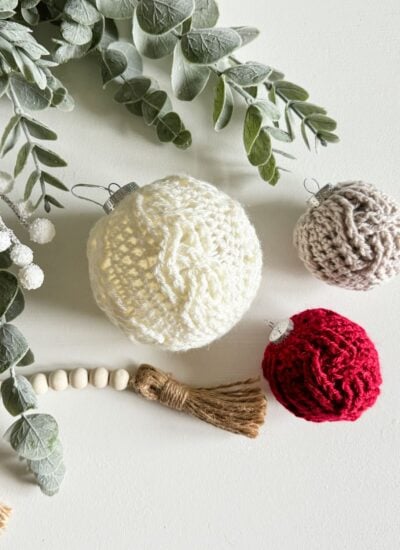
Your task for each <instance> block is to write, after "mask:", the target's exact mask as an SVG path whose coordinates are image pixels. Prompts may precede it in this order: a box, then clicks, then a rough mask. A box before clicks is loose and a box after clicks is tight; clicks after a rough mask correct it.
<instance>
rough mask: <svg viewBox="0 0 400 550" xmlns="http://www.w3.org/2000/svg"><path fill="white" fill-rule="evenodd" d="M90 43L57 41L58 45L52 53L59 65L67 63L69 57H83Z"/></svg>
mask: <svg viewBox="0 0 400 550" xmlns="http://www.w3.org/2000/svg"><path fill="white" fill-rule="evenodd" d="M89 48H90V44H82V45H81V46H78V45H76V44H70V43H69V42H59V44H58V47H57V49H56V51H55V53H54V59H55V60H56V61H57V63H58V64H59V65H62V64H63V63H67V62H68V61H70V60H71V59H79V58H80V57H83V56H84V55H85V54H86V53H87V52H88V50H89Z"/></svg>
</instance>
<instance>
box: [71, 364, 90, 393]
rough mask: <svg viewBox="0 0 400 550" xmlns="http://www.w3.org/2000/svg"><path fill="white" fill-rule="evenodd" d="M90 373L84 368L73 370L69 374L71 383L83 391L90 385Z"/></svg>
mask: <svg viewBox="0 0 400 550" xmlns="http://www.w3.org/2000/svg"><path fill="white" fill-rule="evenodd" d="M88 378H89V375H88V371H87V370H86V369H84V368H83V367H79V368H77V369H74V370H72V371H71V372H70V373H69V383H70V384H71V386H72V387H73V388H75V389H76V390H82V389H83V388H86V386H87V385H88Z"/></svg>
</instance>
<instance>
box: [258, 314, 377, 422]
mask: <svg viewBox="0 0 400 550" xmlns="http://www.w3.org/2000/svg"><path fill="white" fill-rule="evenodd" d="M290 321H291V323H288V324H287V327H288V328H287V333H286V334H283V335H282V336H281V337H280V338H276V334H275V341H272V342H270V343H269V344H268V346H267V347H266V349H265V353H264V360H263V365H262V367H263V372H264V376H265V378H266V379H267V380H268V382H269V384H270V386H271V390H272V392H273V394H274V395H275V397H276V399H277V400H278V401H279V402H280V403H281V404H282V405H283V406H284V407H286V408H287V409H288V410H289V411H291V412H292V413H293V414H295V415H296V416H299V417H301V418H304V419H305V420H310V421H312V422H325V421H328V422H329V421H330V422H331V421H337V420H350V421H353V420H357V418H359V417H360V416H361V414H362V413H363V412H364V411H365V410H366V409H368V408H369V407H371V406H372V405H373V404H374V403H375V401H376V399H377V397H378V395H379V392H380V390H379V386H380V384H381V382H382V378H381V373H380V365H379V356H378V352H377V350H376V348H375V345H374V344H373V342H372V341H371V340H370V338H369V337H368V335H367V333H366V332H365V330H364V329H363V328H362V327H361V326H360V325H358V324H357V323H354V322H353V321H350V320H349V319H347V318H346V317H343V316H342V315H339V314H338V313H335V312H334V311H330V310H328V309H308V310H306V311H303V312H301V313H298V314H296V315H293V316H292V317H291V318H290Z"/></svg>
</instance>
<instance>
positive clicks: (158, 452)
mask: <svg viewBox="0 0 400 550" xmlns="http://www.w3.org/2000/svg"><path fill="white" fill-rule="evenodd" d="M220 7H221V13H222V16H221V20H220V24H221V25H241V24H249V25H256V26H258V27H259V28H260V29H261V31H262V34H261V36H260V38H259V39H258V40H257V41H256V42H254V43H253V44H251V45H249V46H248V47H247V48H246V50H243V52H241V53H240V57H241V58H242V59H254V60H258V61H263V62H266V63H268V64H271V65H273V66H276V67H277V68H279V69H281V70H283V71H284V72H285V73H286V76H287V78H288V79H289V80H292V81H294V82H296V83H299V84H302V85H304V86H305V87H306V88H307V89H308V90H309V91H310V92H311V99H312V100H313V101H315V102H316V103H320V104H322V105H324V106H325V107H326V108H328V110H329V113H331V114H332V115H333V116H334V117H336V118H337V120H338V121H339V123H340V125H339V129H338V133H339V134H340V136H341V143H340V144H339V145H336V146H331V147H329V148H328V149H327V150H323V151H322V152H321V154H320V155H319V156H318V157H317V156H315V155H314V154H309V153H308V152H307V151H306V150H305V148H304V147H303V145H302V143H301V140H300V139H298V141H297V143H296V145H295V147H294V149H295V154H296V155H297V157H298V160H297V162H293V163H290V161H288V163H287V164H290V166H289V167H290V168H291V169H292V170H293V172H292V173H291V174H289V175H284V176H283V178H282V180H281V182H280V183H279V185H278V186H277V187H276V188H275V189H273V188H270V187H269V186H268V185H267V184H265V183H263V182H262V181H261V180H259V179H258V178H257V175H256V172H255V171H254V170H253V169H252V168H251V167H250V166H249V165H248V164H247V161H246V159H245V155H244V152H243V150H242V144H241V117H242V114H243V113H241V112H238V114H237V116H236V117H235V121H234V123H233V124H232V125H231V126H230V127H229V128H228V129H227V130H226V131H224V132H223V133H221V134H219V135H216V134H213V133H212V131H211V124H210V113H211V105H210V102H211V92H210V91H209V92H207V93H206V94H205V95H204V96H202V97H201V98H200V99H197V100H196V101H195V103H194V104H179V105H178V102H177V101H175V104H176V105H177V107H178V110H180V112H181V113H182V115H183V118H184V120H185V121H186V123H187V125H188V126H189V127H190V129H191V130H192V131H193V138H194V146H193V148H192V149H191V150H189V151H187V152H180V151H178V150H176V149H175V148H173V147H172V146H168V145H167V146H161V145H159V144H157V143H156V142H155V139H154V134H153V130H152V129H147V128H145V127H144V126H143V124H142V121H140V120H139V119H136V118H135V117H133V116H132V117H129V115H128V114H127V112H126V111H125V110H124V109H123V108H120V107H119V106H118V105H116V104H113V102H112V101H111V98H110V94H107V93H103V92H102V91H101V88H100V81H99V75H98V68H97V66H96V63H95V62H94V61H93V60H85V61H83V62H74V63H71V64H70V65H69V66H68V67H65V68H63V69H62V71H61V73H60V74H61V76H62V78H63V80H64V81H65V83H66V84H67V85H68V86H69V88H70V90H71V92H72V93H73V94H74V96H75V98H76V101H77V107H76V109H75V111H74V112H73V113H71V114H64V113H59V112H55V111H54V112H53V111H51V112H48V113H46V114H45V115H43V116H42V119H43V120H44V121H47V122H48V123H49V124H50V125H51V126H52V127H54V128H55V129H56V130H57V131H58V133H59V136H60V140H59V142H58V143H57V147H58V150H59V151H60V152H62V153H63V155H64V156H65V157H66V158H67V159H68V160H69V166H68V168H66V169H65V170H64V176H65V180H66V181H67V182H68V183H69V184H71V185H72V184H73V183H77V182H82V181H85V182H89V183H99V184H107V183H108V182H110V181H118V182H120V183H124V182H127V181H131V180H132V179H133V180H136V181H138V182H140V183H143V184H144V183H146V182H150V181H152V180H154V179H156V178H158V177H162V176H165V175H167V174H170V173H174V172H177V171H186V172H189V173H191V174H192V175H194V176H198V177H200V178H203V179H205V180H208V181H211V182H214V183H215V184H216V185H218V186H219V187H220V188H221V189H223V190H225V191H226V192H228V193H230V194H231V195H232V196H234V197H236V198H237V199H239V200H241V201H242V202H243V203H244V204H245V205H246V207H247V211H248V213H249V216H250V217H251V219H252V220H253V222H254V224H255V226H256V229H257V232H258V235H259V237H260V239H261V241H262V245H263V250H264V255H265V268H264V278H263V284H262V287H261V289H260V292H259V294H258V297H257V299H256V302H255V303H254V304H253V307H252V308H251V311H250V312H249V313H248V314H247V315H246V317H245V318H244V319H243V321H242V322H241V323H240V324H239V325H238V326H237V327H236V328H235V329H234V330H233V331H232V332H231V333H230V334H228V335H227V336H225V337H224V338H222V339H221V340H220V341H218V342H216V343H214V344H213V345H211V346H210V347H209V348H208V349H201V350H198V351H193V352H189V353H185V354H176V355H173V354H168V353H163V352H159V351H156V350H154V349H152V348H150V347H146V346H141V345H133V344H131V343H130V342H129V341H128V340H126V339H125V337H124V336H123V335H122V334H120V333H119V332H118V330H117V329H116V328H114V327H113V326H111V325H110V324H109V323H108V321H107V320H106V319H105V318H104V317H103V315H102V314H101V313H100V312H99V311H98V310H97V308H96V306H95V305H94V303H93V300H92V297H91V293H90V289H89V285H88V278H87V270H86V259H85V240H86V236H87V233H88V230H89V228H90V227H91V226H92V224H93V223H94V221H95V220H96V219H97V218H98V217H99V216H100V215H101V211H100V210H97V209H96V208H95V207H93V208H92V207H91V205H89V204H88V203H83V202H79V201H77V200H74V199H73V198H72V197H71V198H70V199H69V200H68V209H66V210H65V211H63V212H57V213H56V215H55V216H54V219H55V222H56V223H57V228H58V236H57V239H56V240H55V241H54V242H53V243H52V244H51V245H49V246H47V247H43V248H42V249H41V250H40V251H39V252H38V255H39V260H40V264H41V265H42V266H43V267H44V268H45V270H46V277H47V279H46V285H45V286H44V287H43V289H41V290H40V291H37V292H35V293H31V294H29V296H28V306H27V309H26V312H25V313H24V315H23V317H21V318H20V319H18V324H19V326H20V327H21V329H22V330H23V332H24V333H25V334H26V335H27V337H28V339H29V342H30V343H31V345H32V347H33V349H34V351H35V353H36V357H37V361H38V363H37V365H38V366H37V369H40V370H51V369H53V368H57V367H67V368H68V367H76V366H79V365H84V366H87V367H95V366H99V365H104V366H107V367H111V368H118V367H125V366H129V365H135V364H137V363H140V362H145V361H146V362H152V363H154V364H155V365H158V366H159V367H162V368H164V369H165V370H167V371H172V372H173V373H174V374H175V375H176V376H177V377H178V378H180V379H182V380H184V381H188V382H191V383H194V384H206V383H211V384H215V383H222V382H228V381H231V380H234V379H236V378H238V377H239V378H240V377H246V376H248V375H254V374H256V373H257V372H258V369H259V365H260V360H261V357H262V354H263V349H264V346H265V343H266V339H267V332H268V331H267V329H266V326H265V323H264V320H265V319H276V318H282V317H286V316H289V315H292V314H293V313H296V312H298V311H301V310H303V309H305V308H307V307H318V306H323V307H328V308H332V309H335V310H336V311H338V312H340V313H342V314H344V315H346V316H349V317H350V318H352V319H353V320H355V321H357V322H359V323H360V324H362V325H363V326H364V327H365V328H366V329H367V331H368V332H369V334H370V335H371V337H372V338H373V340H374V341H375V342H376V344H377V346H378V348H379V351H380V354H381V360H382V369H383V377H384V384H383V389H382V395H381V397H380V399H379V400H378V402H377V404H376V406H375V407H374V408H373V409H371V410H370V411H368V412H367V413H366V414H365V415H364V416H363V417H362V418H361V419H360V420H359V421H357V422H356V423H354V424H350V423H333V424H323V425H317V424H312V423H308V422H305V421H303V420H300V419H297V418H295V417H294V416H292V415H291V414H290V413H289V412H287V411H286V410H285V409H284V408H283V407H281V406H280V405H278V404H277V402H276V401H275V400H274V398H273V397H272V396H271V395H270V394H269V392H268V390H267V393H268V398H269V407H268V416H267V421H266V424H265V427H264V428H263V429H262V433H261V435H260V437H259V438H258V439H257V440H255V441H251V440H247V439H245V438H241V437H239V436H235V435H230V434H228V433H224V432H222V431H219V430H217V429H214V428H212V427H210V426H208V425H206V424H203V423H201V422H199V421H196V420H194V419H191V418H189V417H186V416H184V415H179V414H178V413H175V412H172V411H168V410H165V409H162V408H161V407H159V406H157V405H154V404H151V403H148V402H145V401H144V400H142V399H140V398H139V397H136V396H134V395H133V394H130V393H124V394H118V393H114V392H113V391H112V390H109V389H107V390H102V391H99V390H94V389H88V390H85V391H79V392H78V391H74V390H68V391H66V392H64V393H61V394H56V393H54V392H53V393H50V392H49V393H48V394H46V395H45V396H43V397H42V398H41V400H40V405H41V410H42V411H48V412H50V413H52V414H54V415H55V416H56V418H57V420H58V421H59V424H60V429H61V436H62V440H63V443H64V447H65V459H66V463H67V467H68V474H67V478H66V480H65V482H64V485H63V488H62V491H61V493H60V494H59V495H58V496H56V497H55V498H52V499H49V498H46V497H44V496H42V495H41V493H40V491H39V490H38V489H37V487H36V486H35V485H33V484H32V483H31V481H30V479H29V477H26V478H21V475H23V472H24V469H23V466H22V465H20V464H18V463H16V460H15V456H14V454H13V453H12V452H11V451H10V450H9V447H8V445H7V443H5V442H1V443H0V488H1V498H2V499H3V500H5V501H6V502H8V503H10V504H11V505H12V506H13V507H14V508H15V513H14V516H13V518H12V521H11V522H10V526H9V529H8V531H7V534H6V535H5V536H4V537H2V538H1V540H0V547H1V549H4V550H20V549H22V548H28V547H29V548H30V549H31V550H36V549H41V550H42V549H43V550H50V549H51V550H61V549H62V550H67V549H68V550H70V549H72V550H81V549H82V550H83V549H85V550H108V549H111V548H112V549H116V550H128V549H144V550H160V549H163V550H187V549H191V550H204V549H213V550H214V549H218V550H223V549H235V550H247V549H249V548H268V549H270V550H297V549H298V550H320V549H323V550H347V549H348V550H394V549H395V548H398V547H399V542H400V541H399V539H400V531H399V517H400V507H399V502H400V494H399V465H398V460H399V451H400V439H399V390H400V370H399V360H398V357H399V338H398V334H399V330H400V320H399V308H400V292H399V290H400V279H397V280H395V281H393V282H392V283H390V284H388V285H387V286H384V287H382V288H379V289H377V290H374V291H373V292H371V293H369V294H362V293H352V292H348V291H344V290H340V289H335V288H331V287H329V286H327V285H324V284H323V283H320V282H318V281H316V280H314V279H312V278H311V276H310V275H308V274H307V272H306V271H305V270H304V268H303V266H302V264H301V263H300V262H299V261H298V259H297V258H296V254H295V251H294V249H293V247H292V245H291V234H292V230H293V226H294V224H295V221H296V219H297V218H298V216H299V215H300V213H301V212H302V211H303V210H304V208H305V201H306V198H307V195H306V193H305V191H304V189H303V187H302V180H303V178H304V177H305V176H315V177H317V178H318V179H319V180H320V181H321V182H322V183H324V182H327V181H331V182H336V181H342V180H346V179H351V178H360V179H364V180H367V181H371V182H374V183H376V184H377V185H379V186H381V188H382V189H383V190H385V191H386V192H388V193H391V194H392V195H394V196H395V197H396V198H397V199H398V200H400V187H399V184H398V182H399V168H398V152H399V148H400V137H399V135H400V134H399V130H398V120H399V117H400V99H399V98H400V93H399V92H400V89H399V85H400V77H399V74H400V73H399V66H400V40H399V27H400V6H399V3H398V0H385V1H384V2H378V1H377V0H353V1H352V2H349V1H345V0H325V2H320V1H318V0H307V1H306V2H298V1H297V0H286V2H284V3H282V2H272V1H266V0H251V1H247V2H243V0H220ZM155 65H156V67H157V71H158V73H159V76H160V80H161V81H164V82H165V79H166V74H165V70H164V68H163V66H164V63H163V62H162V63H156V64H155ZM0 109H1V111H0V116H1V121H2V126H4V123H5V121H6V119H7V117H8V115H9V112H8V109H9V106H8V104H7V103H6V102H2V103H1V105H0ZM292 152H293V150H292ZM27 372H30V371H27ZM10 422H11V418H10V417H8V415H7V414H6V413H3V412H2V413H1V416H0V431H1V432H3V431H4V430H5V429H6V427H7V426H8V425H9V424H10Z"/></svg>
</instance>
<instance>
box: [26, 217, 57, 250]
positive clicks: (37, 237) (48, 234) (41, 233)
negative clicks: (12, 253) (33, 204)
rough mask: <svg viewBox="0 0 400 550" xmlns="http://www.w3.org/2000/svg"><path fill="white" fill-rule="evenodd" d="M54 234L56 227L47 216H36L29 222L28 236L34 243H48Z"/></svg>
mask: <svg viewBox="0 0 400 550" xmlns="http://www.w3.org/2000/svg"><path fill="white" fill-rule="evenodd" d="M55 234H56V228H55V227H54V225H53V223H52V222H51V221H50V220H48V219H47V218H36V220H33V222H31V223H30V224H29V237H30V239H31V241H33V242H34V243H39V244H46V243H49V242H50V241H52V240H53V239H54V236H55Z"/></svg>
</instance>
